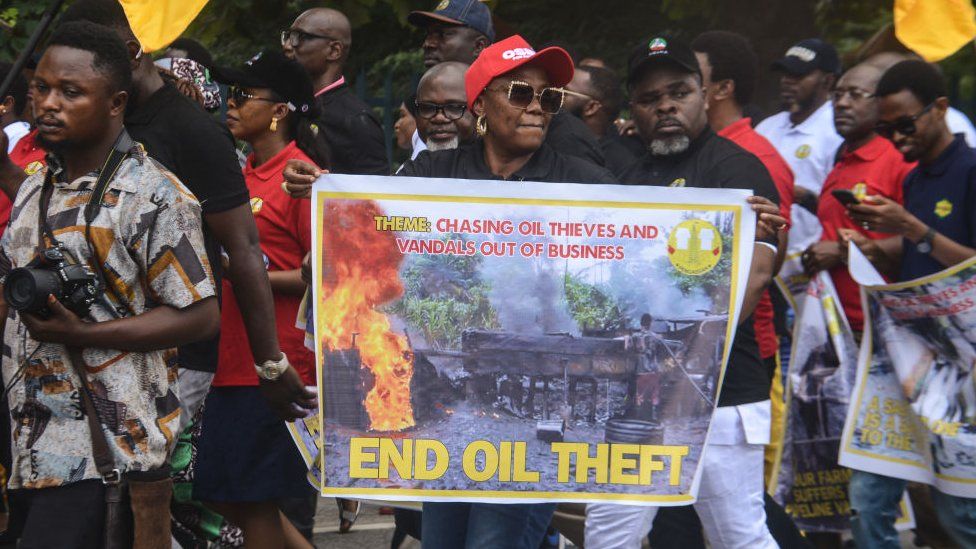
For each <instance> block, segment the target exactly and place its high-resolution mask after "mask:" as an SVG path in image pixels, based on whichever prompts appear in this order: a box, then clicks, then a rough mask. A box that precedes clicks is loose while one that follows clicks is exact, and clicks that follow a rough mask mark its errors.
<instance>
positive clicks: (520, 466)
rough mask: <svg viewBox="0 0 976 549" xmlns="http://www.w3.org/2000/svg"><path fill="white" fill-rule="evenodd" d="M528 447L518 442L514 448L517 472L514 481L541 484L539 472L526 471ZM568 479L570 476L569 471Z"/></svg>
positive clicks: (513, 477) (514, 473)
mask: <svg viewBox="0 0 976 549" xmlns="http://www.w3.org/2000/svg"><path fill="white" fill-rule="evenodd" d="M527 448H528V445H527V444H526V443H525V442H521V441H520V442H516V443H515V448H514V456H513V458H514V461H515V471H514V472H513V474H512V480H514V481H515V482H539V471H529V470H526V468H525V467H526V459H525V452H526V449H527ZM566 476H567V477H568V476H569V474H568V470H567V475H566Z"/></svg>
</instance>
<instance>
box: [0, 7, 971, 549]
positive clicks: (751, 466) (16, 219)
mask: <svg viewBox="0 0 976 549" xmlns="http://www.w3.org/2000/svg"><path fill="white" fill-rule="evenodd" d="M408 21H409V22H410V23H411V24H412V25H414V26H416V27H418V28H420V29H423V32H424V33H425V38H424V40H423V42H422V44H419V45H418V47H420V48H422V50H423V59H424V64H425V67H426V72H424V74H423V75H422V77H421V78H420V80H419V83H418V85H417V89H416V90H415V92H414V93H413V94H412V95H411V96H410V97H409V98H408V99H406V100H404V102H403V104H402V105H401V106H400V119H399V120H398V121H397V127H396V132H395V134H396V143H397V145H398V146H399V147H400V148H403V149H404V150H406V151H407V152H408V153H409V159H408V160H407V161H405V162H404V163H402V164H401V165H398V166H391V159H389V158H387V155H386V146H385V139H386V137H385V136H384V132H383V128H382V126H381V125H380V123H379V122H378V120H377V118H376V116H375V114H374V113H373V112H372V110H371V108H370V107H369V106H368V105H367V104H366V103H364V102H363V101H362V100H361V99H360V98H358V97H357V96H356V94H355V93H354V91H353V89H352V88H351V87H350V86H349V83H348V82H347V81H346V78H345V75H344V70H343V69H344V66H345V64H346V62H347V60H348V59H349V56H350V54H351V52H352V51H353V32H352V27H351V25H350V22H349V20H348V18H347V17H346V16H345V15H343V14H342V13H341V12H339V11H337V10H334V9H329V8H315V9H311V10H308V11H306V12H304V13H301V14H300V15H298V16H297V17H296V18H295V20H294V22H293V23H292V24H291V26H290V27H289V28H287V29H284V30H282V32H281V43H280V45H268V47H267V48H266V49H264V50H263V51H261V52H257V53H256V54H255V55H254V56H253V57H252V58H250V59H248V60H240V61H241V62H240V63H238V64H236V65H234V66H233V67H223V66H217V65H216V64H215V63H214V60H213V59H212V57H211V56H210V54H209V53H208V52H207V50H206V49H205V48H203V47H202V46H200V45H199V44H198V43H196V42H194V41H192V40H188V39H180V40H178V41H176V42H174V43H173V44H172V45H171V46H170V47H169V49H167V50H166V51H165V52H163V53H161V54H160V55H159V57H158V58H157V59H154V58H153V57H152V56H151V55H149V54H146V53H145V52H144V51H143V48H142V47H141V45H140V43H139V41H138V39H137V38H136V36H135V35H134V33H133V32H132V29H131V28H130V25H129V23H128V20H127V19H126V15H125V12H124V11H123V9H122V7H121V5H120V4H119V3H118V2H117V1H116V0H77V1H76V2H73V3H72V4H71V5H70V6H69V7H68V8H67V9H66V10H65V11H64V12H63V13H62V14H61V15H60V17H59V19H58V21H57V25H56V27H55V28H54V30H53V32H52V34H51V36H50V38H49V39H48V40H47V42H46V45H45V47H44V49H43V50H42V51H41V52H40V55H39V56H37V59H36V63H34V64H33V65H32V66H31V67H30V68H29V69H27V70H25V71H24V72H25V74H23V75H15V76H16V78H15V79H14V84H13V86H12V87H11V89H10V91H9V92H8V94H7V96H6V97H3V98H2V102H0V125H2V126H3V130H4V131H3V132H2V133H0V190H2V193H3V194H2V195H0V223H2V227H4V230H3V238H2V241H0V275H3V276H4V277H5V282H4V284H5V287H4V297H5V300H4V303H3V306H2V307H3V310H2V313H3V314H2V317H3V318H4V329H3V340H4V341H3V380H4V389H5V391H4V395H5V397H6V403H7V407H8V408H7V410H8V411H9V414H6V413H5V414H0V416H2V418H3V421H4V422H5V429H4V430H3V432H4V433H6V434H8V435H9V439H8V440H6V441H5V442H4V444H3V446H4V448H3V453H4V454H5V455H4V460H3V461H4V463H3V465H4V469H5V471H6V474H7V490H8V491H7V494H6V507H7V518H8V524H7V529H6V532H5V533H4V534H3V539H4V540H5V541H6V542H8V543H14V542H17V543H19V545H17V546H18V547H25V548H28V547H29V548H33V547H97V546H99V545H102V544H103V543H105V542H106V540H107V539H108V538H110V537H112V536H115V535H116V534H117V531H116V530H115V528H116V527H115V526H113V525H114V524H115V522H113V521H115V520H118V517H115V516H114V515H113V511H112V510H113V509H117V507H113V506H112V505H113V504H118V502H119V500H120V497H121V498H122V499H123V500H124V501H129V500H131V504H127V505H124V507H125V508H126V509H127V513H128V514H129V515H131V516H129V517H128V523H127V524H129V525H130V531H129V532H128V533H125V534H121V535H127V536H129V537H128V539H129V540H130V544H132V543H134V544H135V545H136V546H139V547H163V546H166V547H169V546H170V543H171V541H170V538H171V537H172V538H173V539H174V540H175V542H176V543H179V544H180V545H182V546H184V547H198V546H201V545H200V544H201V543H203V544H204V545H203V546H206V543H207V542H219V543H221V544H224V545H229V546H239V545H244V546H247V547H262V548H264V547H289V548H292V547H294V548H299V547H311V546H312V545H311V538H312V525H313V522H314V521H313V518H314V514H315V509H316V505H317V504H318V503H319V498H318V495H317V494H316V492H315V491H314V490H313V489H312V488H311V486H310V485H309V484H308V482H307V480H306V474H307V469H306V465H305V463H304V462H303V460H302V459H301V456H300V455H299V453H298V451H297V450H296V448H295V446H294V444H293V442H292V440H291V438H290V435H289V433H288V432H287V430H286V427H285V423H284V421H283V420H294V419H298V418H302V417H304V416H305V415H307V414H308V413H309V411H310V410H314V409H316V407H317V406H318V402H317V401H316V393H315V391H314V390H312V389H313V388H314V385H315V371H314V362H315V361H314V354H313V352H312V351H311V350H310V349H309V348H308V347H306V337H305V332H304V331H303V330H302V329H300V328H298V327H296V321H297V320H300V319H298V316H299V314H300V310H301V304H302V299H303V296H305V295H306V293H307V291H308V281H309V277H308V273H307V270H308V268H309V266H308V259H307V258H308V257H309V252H310V250H311V248H312V242H311V234H312V230H311V225H312V220H311V205H310V202H309V200H308V197H309V196H310V189H311V185H312V182H313V181H314V180H315V179H316V178H317V177H318V176H319V175H321V174H322V173H325V172H331V173H340V174H364V175H397V176H409V177H437V178H460V179H478V180H504V181H515V182H517V181H538V182H577V183H607V184H622V185H652V186H671V187H703V188H736V189H747V190H749V191H751V192H752V193H753V196H752V197H750V198H749V202H750V204H751V205H752V208H753V209H754V210H755V211H756V212H757V228H756V241H755V246H754V253H753V261H752V265H751V266H750V269H749V274H748V285H747V288H745V290H744V291H745V298H744V302H743V311H744V312H743V313H742V314H741V318H740V322H739V325H738V327H737V329H736V333H735V338H734V341H733V343H732V351H731V355H730V356H729V359H728V368H727V373H726V375H725V377H724V382H723V386H722V389H721V393H720V396H719V399H718V402H717V407H716V409H715V412H714V415H713V418H712V422H711V428H710V434H709V438H708V441H707V450H706V451H705V453H704V457H703V465H702V475H701V479H700V485H699V487H698V498H697V501H696V503H695V504H694V505H693V506H687V507H676V508H667V509H664V510H660V511H659V509H658V508H655V507H641V506H627V505H618V504H613V503H599V504H590V505H588V506H587V508H586V516H585V546H586V547H590V548H637V547H640V546H641V544H642V543H644V542H646V540H648V539H649V540H650V543H651V546H652V547H679V546H680V547H683V548H687V547H689V546H693V547H705V543H706V542H707V543H708V544H709V545H710V546H711V547H727V548H746V547H748V548H757V547H800V546H806V545H807V544H811V543H815V544H816V545H817V546H818V547H840V546H841V542H840V538H839V537H838V536H829V535H828V536H824V535H820V536H806V537H805V536H804V535H803V534H802V533H801V532H799V531H798V530H797V528H796V527H795V526H794V525H793V524H792V522H791V520H790V518H789V516H788V515H787V514H786V513H785V512H784V510H783V508H782V507H781V506H779V504H777V503H776V502H775V501H773V500H772V499H771V498H770V497H768V496H767V495H766V488H767V483H768V482H769V478H768V472H769V469H770V456H771V455H773V454H775V446H776V444H778V443H779V441H778V437H777V433H780V432H781V431H782V422H783V420H784V419H783V414H784V406H783V387H782V382H781V379H782V376H781V375H780V373H779V372H780V370H779V369H780V368H781V367H783V368H788V365H787V364H782V365H780V361H779V360H778V356H779V351H780V348H781V345H782V342H783V340H784V337H783V336H785V335H786V333H785V332H784V329H783V327H782V326H783V325H784V322H782V321H783V319H784V318H788V312H787V311H786V310H785V308H784V307H783V306H781V305H779V304H778V303H777V302H778V301H781V300H779V299H778V298H777V295H776V292H775V291H773V290H771V289H770V283H771V281H772V280H773V278H774V277H775V276H776V274H777V272H778V270H779V268H780V266H781V265H782V263H783V260H784V257H785V255H786V253H787V251H788V250H800V251H801V259H802V264H803V267H804V269H805V270H806V271H807V273H808V274H813V273H816V272H819V271H827V272H829V274H830V276H831V278H832V280H833V282H834V284H835V286H836V288H837V291H838V294H839V296H840V300H841V305H842V309H843V311H844V313H845V314H846V315H847V318H848V320H849V323H850V326H851V328H852V329H853V330H854V331H855V333H856V335H857V337H860V334H861V332H862V330H864V325H863V324H864V319H863V316H862V312H861V303H860V300H861V295H860V289H859V287H858V285H857V283H856V282H855V281H854V280H853V279H852V278H851V276H850V275H849V273H848V270H847V267H846V255H847V249H848V243H851V242H853V243H854V244H856V245H857V246H858V247H859V248H860V249H861V250H862V251H863V252H864V254H865V255H866V256H867V257H868V258H869V259H870V260H871V261H872V262H873V263H874V264H875V265H876V266H877V267H878V269H879V271H880V272H882V273H884V274H885V275H886V276H888V277H889V278H890V280H894V281H898V280H911V279H914V278H918V277H921V276H925V275H928V274H932V273H935V272H938V271H940V270H942V269H944V268H946V267H949V266H952V265H955V264H958V263H960V262H962V261H964V260H966V259H969V258H971V257H973V256H976V219H974V218H973V216H974V215H976V213H974V212H976V188H973V186H974V185H976V152H974V150H973V149H972V148H971V146H972V145H974V144H976V131H974V130H973V127H972V125H971V124H970V123H969V121H968V119H966V117H965V115H963V114H962V113H960V112H959V111H956V110H954V109H953V108H952V107H951V106H950V105H949V100H948V98H947V89H946V82H945V78H944V77H943V75H942V74H941V73H940V71H939V69H938V68H937V67H936V66H934V65H931V64H929V63H926V62H925V61H923V60H921V59H919V58H917V57H915V56H914V55H912V54H909V53H904V52H884V53H879V54H876V55H872V56H870V57H868V58H866V59H859V60H857V61H856V63H854V64H853V65H852V66H849V67H846V68H845V67H843V66H842V64H841V59H840V57H839V56H838V54H837V51H836V50H835V49H834V47H833V46H832V45H831V44H829V43H827V42H825V41H823V40H821V39H816V38H814V39H805V40H801V41H799V42H797V43H796V44H795V45H793V46H792V47H790V48H789V49H788V50H787V51H786V52H785V54H784V55H783V56H782V58H781V59H779V60H778V61H777V62H776V63H775V64H774V65H773V67H772V69H771V71H763V70H761V67H760V65H759V61H758V59H757V56H756V54H755V52H754V51H753V49H752V47H751V45H750V42H749V40H748V39H747V38H745V37H743V36H741V35H738V34H735V33H732V32H727V31H709V32H705V33H703V34H701V35H699V36H697V37H695V38H694V39H693V40H691V41H690V42H686V41H684V40H682V39H681V38H679V37H677V36H672V35H669V34H659V35H649V36H648V37H647V38H646V39H644V40H642V41H641V42H640V44H638V45H637V46H636V47H635V48H634V49H633V50H632V53H631V55H630V57H629V58H628V59H626V60H619V61H620V62H621V64H623V63H624V62H625V63H626V67H627V69H626V74H624V75H623V76H618V74H617V73H616V72H615V71H614V70H612V69H611V68H609V67H608V65H609V63H608V62H607V60H603V59H599V58H585V59H575V60H574V59H573V58H572V57H571V55H570V54H569V53H568V52H567V51H566V50H565V49H563V48H561V47H558V46H550V47H542V48H539V49H538V50H537V49H535V48H534V47H533V45H531V44H530V43H528V42H527V41H526V40H525V39H524V38H522V37H521V36H519V35H512V36H509V37H506V38H504V39H497V37H496V35H495V31H494V28H493V25H492V16H491V13H490V11H489V8H488V6H487V5H486V4H484V3H482V2H479V1H477V0H445V1H444V2H441V3H440V4H439V5H438V6H437V8H436V9H435V10H433V11H418V12H413V13H411V14H410V16H409V18H408ZM552 38H553V39H555V38H558V37H552ZM10 70H11V65H9V64H2V65H0V76H5V75H6V74H7V73H9V71H10ZM761 78H778V81H779V87H780V91H781V97H780V98H781V100H782V105H783V110H782V111H781V112H778V113H776V114H774V115H772V116H770V117H768V118H765V119H763V120H761V121H760V120H758V118H757V117H755V116H750V114H752V113H755V112H756V109H755V107H754V105H753V100H754V94H755V92H756V90H757V87H758V85H759V82H760V79H761ZM625 91H626V93H625ZM222 106H224V107H226V110H225V113H224V114H219V111H221V107H222ZM625 112H626V113H627V116H626V117H624V116H622V113H625ZM238 144H241V145H243V146H241V147H238ZM238 148H239V149H240V150H246V151H248V152H247V154H246V155H243V154H241V153H239V152H238ZM837 190H841V191H850V193H851V194H853V195H854V196H855V197H856V200H854V201H849V202H847V201H845V202H842V201H840V200H839V198H838V197H837V196H836V195H835V194H834V191H837ZM946 200H948V201H950V202H951V203H952V204H955V205H956V206H955V207H953V208H951V209H950V210H949V211H948V212H946V211H945V208H940V206H939V204H942V203H944V201H946ZM303 260H304V261H305V265H304V268H305V269H304V272H303ZM65 264H73V265H82V266H86V268H84V269H81V270H80V271H70V270H65V268H64V265H65ZM25 268H26V269H34V271H32V272H33V274H31V277H33V278H31V277H28V282H23V280H25V279H24V276H16V277H15V276H11V275H23V271H22V270H23V269H25ZM41 271H47V272H49V273H55V275H56V276H59V277H62V278H61V279H59V284H58V285H57V286H53V285H47V286H45V285H44V283H43V282H44V280H47V279H43V280H42V278H41V275H40V274H38V273H39V272H41ZM69 271H70V273H74V274H72V275H71V276H73V277H74V278H70V280H69V278H66V277H68V276H69V275H66V274H65V273H68V272H69ZM57 273H60V274H57ZM14 280H16V281H17V283H16V284H14V283H13V282H14ZM54 288H68V289H70V291H64V292H61V293H60V294H56V295H52V296H48V295H46V294H43V295H40V296H39V297H38V296H37V295H34V294H37V293H39V292H42V291H47V289H52V291H54V290H53V289H54ZM298 324H300V322H298ZM90 427H92V428H90ZM123 489H124V490H123ZM904 490H905V481H903V480H900V479H894V478H889V477H884V476H880V475H876V474H873V473H867V472H862V471H854V473H853V476H852V478H851V482H850V494H849V496H850V503H851V515H852V520H851V523H852V528H853V539H854V542H855V543H856V544H857V547H863V548H872V549H873V548H888V547H899V546H900V545H899V541H898V535H897V532H896V531H895V528H894V522H895V519H896V516H897V507H898V504H899V501H900V500H901V496H902V493H903V492H904ZM120 493H122V494H123V495H122V496H120ZM931 494H932V499H933V501H934V509H935V512H936V514H937V516H938V522H939V524H940V525H941V528H943V529H944V530H945V531H946V532H947V533H948V535H949V537H950V538H951V539H953V540H954V541H955V542H956V543H958V544H959V545H960V546H962V547H976V501H974V500H972V499H966V498H960V497H956V496H952V495H948V494H943V493H941V492H939V491H938V490H936V489H932V490H931ZM337 504H338V511H339V516H340V531H343V532H346V531H349V530H350V529H351V528H353V527H354V523H355V521H356V519H357V516H358V514H359V511H360V504H359V503H358V502H356V501H346V500H337ZM555 509H556V505H555V504H508V505H501V504H484V503H460V502H428V503H425V504H424V505H423V512H422V515H419V516H417V515H412V514H410V513H400V512H398V514H397V519H398V522H399V521H402V523H403V525H404V527H405V528H407V527H408V526H407V525H408V524H409V525H410V526H409V530H410V531H411V533H412V534H413V535H415V536H417V537H419V538H421V541H422V543H423V546H424V547H430V548H433V549H441V548H445V549H446V548H458V547H468V548H483V547H511V548H521V549H537V548H539V547H544V546H545V545H544V544H545V543H547V541H546V540H547V537H546V533H547V529H549V528H550V523H551V520H552V518H553V514H554V512H555ZM123 514H125V513H123ZM171 519H172V522H171ZM123 522H124V521H123ZM133 524H134V528H131V525H133ZM18 540H19V542H18ZM132 540H134V541H132Z"/></svg>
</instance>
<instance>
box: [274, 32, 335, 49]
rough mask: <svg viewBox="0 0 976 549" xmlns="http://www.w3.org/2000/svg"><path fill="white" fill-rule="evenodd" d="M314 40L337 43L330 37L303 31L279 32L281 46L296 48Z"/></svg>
mask: <svg viewBox="0 0 976 549" xmlns="http://www.w3.org/2000/svg"><path fill="white" fill-rule="evenodd" d="M315 38H318V39H319V40H332V41H336V42H337V41H338V40H336V39H335V38H332V37H331V36H325V35H323V34H312V33H310V32H305V31H303V30H298V29H288V30H283V31H281V45H282V46H284V45H285V44H289V45H291V47H293V48H297V47H298V46H300V45H302V43H303V42H306V41H308V40H313V39H315Z"/></svg>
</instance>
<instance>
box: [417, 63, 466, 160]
mask: <svg viewBox="0 0 976 549" xmlns="http://www.w3.org/2000/svg"><path fill="white" fill-rule="evenodd" d="M466 70H468V65H465V64H464V63H458V62H456V61H447V62H444V63H439V64H437V65H434V66H433V67H431V68H430V69H429V70H428V71H427V72H425V73H424V75H423V76H422V77H421V78H420V83H419V84H417V100H416V104H415V108H414V112H415V113H416V118H417V133H419V134H420V139H422V140H423V142H424V143H425V144H426V145H427V148H428V149H429V150H431V151H443V150H448V149H456V148H458V145H460V144H462V143H467V142H468V141H470V140H471V139H472V138H473V137H474V117H473V116H471V113H470V112H468V107H467V98H466V96H465V93H464V72H465V71H466Z"/></svg>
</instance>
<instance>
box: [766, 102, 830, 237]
mask: <svg viewBox="0 0 976 549" xmlns="http://www.w3.org/2000/svg"><path fill="white" fill-rule="evenodd" d="M756 131H757V132H759V133H760V134H761V135H762V136H763V137H765V138H766V139H768V140H769V142H770V143H772V144H773V147H775V148H776V150H777V151H778V152H779V154H780V156H782V157H783V160H785V161H786V163H787V164H788V165H789V166H790V169H791V170H793V178H794V182H795V184H797V185H799V186H801V187H804V188H806V189H809V190H810V191H811V192H813V193H814V194H815V195H817V196H819V195H820V189H821V188H823V184H824V181H825V180H826V179H827V174H829V173H830V170H832V169H833V168H834V156H835V155H836V154H837V149H838V148H839V147H840V145H841V143H843V142H844V138H843V137H841V136H840V135H838V133H837V130H836V129H835V128H834V107H833V105H832V104H831V103H830V101H828V102H826V103H824V104H823V105H821V106H820V108H819V109H817V110H816V111H814V112H813V114H811V115H810V116H809V117H807V119H806V120H804V121H803V122H801V123H799V124H796V125H793V123H792V122H790V113H788V112H786V111H783V112H780V113H777V114H774V115H773V116H770V117H769V118H767V119H765V120H763V121H762V122H760V123H759V125H758V126H756ZM791 214H792V217H793V226H792V228H790V235H789V240H790V244H789V249H790V250H791V251H792V250H796V249H798V248H806V246H807V245H809V244H811V243H813V242H816V241H817V240H819V239H820V232H821V230H822V229H821V227H820V222H819V221H818V220H817V216H816V215H814V214H812V213H810V212H808V211H807V210H805V209H803V208H801V207H800V206H799V205H797V204H794V205H793V209H792V210H791Z"/></svg>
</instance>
